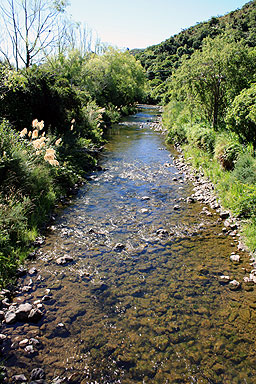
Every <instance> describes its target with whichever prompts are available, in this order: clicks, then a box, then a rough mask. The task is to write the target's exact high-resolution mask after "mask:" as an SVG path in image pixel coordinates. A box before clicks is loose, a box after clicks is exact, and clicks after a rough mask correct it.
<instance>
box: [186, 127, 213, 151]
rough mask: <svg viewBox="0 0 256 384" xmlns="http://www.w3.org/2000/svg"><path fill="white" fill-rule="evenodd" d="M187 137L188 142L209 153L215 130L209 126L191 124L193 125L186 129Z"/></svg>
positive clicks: (211, 148) (211, 149)
mask: <svg viewBox="0 0 256 384" xmlns="http://www.w3.org/2000/svg"><path fill="white" fill-rule="evenodd" d="M187 138H188V142H189V143H191V144H193V145H196V146H197V147H198V148H201V149H203V150H205V151H207V152H209V153H213V151H214V146H215V138H216V132H215V131H214V129H213V128H211V127H210V126H206V125H202V124H196V123H195V124H193V126H192V127H191V128H189V129H188V130H187Z"/></svg>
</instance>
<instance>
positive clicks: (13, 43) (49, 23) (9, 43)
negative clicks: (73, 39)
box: [0, 0, 67, 69]
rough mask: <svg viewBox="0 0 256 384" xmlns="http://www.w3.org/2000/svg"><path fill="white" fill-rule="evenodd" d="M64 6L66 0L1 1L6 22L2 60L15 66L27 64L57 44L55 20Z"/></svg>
mask: <svg viewBox="0 0 256 384" xmlns="http://www.w3.org/2000/svg"><path fill="white" fill-rule="evenodd" d="M66 6H67V0H4V2H3V4H2V5H0V16H1V18H2V23H3V25H4V26H5V28H2V36H1V38H2V43H1V48H0V53H1V54H2V56H3V57H4V58H5V60H7V61H8V63H9V64H10V65H11V64H12V63H14V64H15V66H16V69H18V68H19V67H20V66H25V67H26V68H28V67H30V66H31V64H32V63H34V62H35V61H39V60H40V59H41V58H42V56H43V55H45V54H46V53H49V51H50V50H51V49H53V48H54V46H55V44H56V41H57V38H58V21H59V19H60V18H61V15H62V14H63V13H64V11H65V7H66ZM4 31H5V33H6V36H4V35H3V33H4ZM3 41H5V46H4V44H3Z"/></svg>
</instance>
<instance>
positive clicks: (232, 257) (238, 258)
mask: <svg viewBox="0 0 256 384" xmlns="http://www.w3.org/2000/svg"><path fill="white" fill-rule="evenodd" d="M230 260H231V261H233V262H234V263H239V262H240V256H239V255H231V256H230Z"/></svg>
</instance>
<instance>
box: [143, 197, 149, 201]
mask: <svg viewBox="0 0 256 384" xmlns="http://www.w3.org/2000/svg"><path fill="white" fill-rule="evenodd" d="M141 200H142V201H145V200H150V197H149V196H142V198H141Z"/></svg>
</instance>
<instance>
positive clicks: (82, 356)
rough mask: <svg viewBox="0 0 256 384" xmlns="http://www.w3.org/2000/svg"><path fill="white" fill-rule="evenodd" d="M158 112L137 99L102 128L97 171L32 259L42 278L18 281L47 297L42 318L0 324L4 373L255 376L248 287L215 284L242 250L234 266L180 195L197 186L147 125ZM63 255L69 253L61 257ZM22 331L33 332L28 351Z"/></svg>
mask: <svg viewBox="0 0 256 384" xmlns="http://www.w3.org/2000/svg"><path fill="white" fill-rule="evenodd" d="M156 114H157V109H156V108H153V107H149V106H144V108H143V109H141V110H139V112H138V113H137V114H136V115H134V116H131V117H129V118H126V119H125V121H123V122H122V123H121V124H118V125H116V126H114V127H113V128H112V129H111V130H110V132H109V142H108V144H107V145H106V149H105V151H104V152H103V153H102V156H101V166H102V167H103V171H99V172H95V173H93V174H92V177H91V180H90V181H89V182H88V183H87V184H86V186H84V187H83V188H82V189H81V190H80V191H79V194H78V196H77V197H76V198H75V199H74V200H73V201H72V203H71V204H70V205H69V206H68V207H66V208H65V209H64V210H62V212H61V214H60V215H59V216H58V217H57V219H56V221H55V223H54V226H52V228H51V231H50V232H49V234H48V235H47V237H46V241H45V244H44V245H42V246H41V248H40V249H39V251H38V257H37V260H35V261H34V262H32V265H31V263H30V267H31V266H35V267H36V268H37V269H38V271H39V272H38V275H37V276H32V277H26V278H24V280H23V281H22V282H21V283H22V284H23V285H25V284H27V283H28V281H29V279H31V278H32V280H33V286H32V290H31V291H29V292H28V293H26V294H23V295H18V296H17V297H16V298H15V300H16V301H19V300H20V301H21V302H22V301H25V302H30V303H33V302H34V301H36V300H42V298H43V297H44V296H45V295H46V294H47V296H48V297H47V298H46V299H45V298H44V301H43V307H44V317H43V318H42V320H41V321H40V322H39V323H37V324H34V325H31V324H24V323H23V324H22V323H18V324H14V325H9V326H7V327H6V328H5V330H4V331H5V333H6V334H7V335H8V337H10V338H11V339H12V342H13V345H12V347H10V349H9V351H7V352H8V353H7V358H6V362H5V365H6V366H7V369H8V373H9V375H10V376H11V375H12V374H18V373H25V374H26V375H27V377H29V372H31V370H32V369H33V368H36V367H42V368H43V369H44V370H45V372H46V377H47V379H46V382H47V383H52V382H53V383H61V382H64V383H83V384H85V383H145V384H147V383H161V384H162V383H221V384H223V383H232V384H234V383H250V384H251V383H252V384H253V383H256V354H255V350H256V343H255V325H256V324H255V323H256V310H255V308H256V296H255V290H253V288H250V289H252V290H249V291H247V290H245V289H244V287H243V285H242V289H240V290H238V291H232V290H230V289H229V287H228V285H227V286H222V285H220V283H219V277H220V275H222V274H225V275H226V274H227V275H230V276H231V277H232V278H235V279H237V280H239V281H240V282H241V281H242V280H243V276H244V270H243V269H242V268H248V265H249V264H248V263H249V256H248V255H247V254H245V253H244V254H242V262H241V263H240V264H239V265H234V264H233V263H232V262H231V261H230V258H229V257H230V254H231V252H232V251H236V242H235V241H234V240H233V239H232V238H231V237H230V236H225V235H224V234H223V233H222V226H223V225H221V223H220V222H219V220H218V219H219V216H218V214H216V213H215V212H214V213H213V216H212V217H207V216H205V215H202V214H201V213H202V209H203V205H202V204H200V203H199V202H196V203H194V204H188V203H187V197H188V196H190V195H191V194H192V193H193V185H192V184H190V183H189V182H187V181H186V180H184V175H183V174H182V173H179V171H178V169H177V168H176V167H175V165H174V163H173V154H172V152H171V148H169V147H167V146H166V145H165V143H164V137H163V135H161V134H159V133H156V132H154V130H152V129H150V123H151V122H153V121H155V118H156ZM173 179H174V180H173ZM177 205H179V207H177ZM175 206H176V207H175ZM212 212H213V211H212ZM66 255H68V256H72V257H73V258H74V261H73V262H71V263H67V264H66V265H58V264H57V263H56V260H57V259H58V258H60V257H62V256H66ZM39 275H40V277H38V276H39ZM46 289H48V291H46ZM15 300H14V301H15ZM25 338H27V339H30V338H36V339H38V340H39V345H38V346H35V351H34V353H32V354H29V353H26V352H25V350H24V347H21V346H19V342H20V341H21V340H23V339H25ZM57 378H58V379H57ZM62 379H63V381H62ZM54 380H55V381H54ZM58 380H59V381H58Z"/></svg>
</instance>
